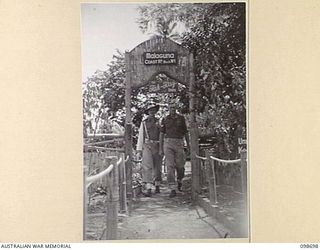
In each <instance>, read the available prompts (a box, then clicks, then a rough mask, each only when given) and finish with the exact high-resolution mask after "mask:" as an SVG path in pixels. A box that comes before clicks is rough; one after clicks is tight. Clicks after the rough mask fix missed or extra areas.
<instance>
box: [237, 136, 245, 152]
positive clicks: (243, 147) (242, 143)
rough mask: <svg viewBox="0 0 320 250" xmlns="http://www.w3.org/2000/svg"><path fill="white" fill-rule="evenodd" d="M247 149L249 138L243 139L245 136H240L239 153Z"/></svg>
mask: <svg viewBox="0 0 320 250" xmlns="http://www.w3.org/2000/svg"><path fill="white" fill-rule="evenodd" d="M246 150H247V140H246V139H243V138H238V152H239V154H240V153H241V152H242V151H246Z"/></svg>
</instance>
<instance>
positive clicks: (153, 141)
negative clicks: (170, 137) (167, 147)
mask: <svg viewBox="0 0 320 250" xmlns="http://www.w3.org/2000/svg"><path fill="white" fill-rule="evenodd" d="M145 143H159V141H156V140H150V139H146V140H145Z"/></svg>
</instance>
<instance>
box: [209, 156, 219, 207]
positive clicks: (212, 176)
mask: <svg viewBox="0 0 320 250" xmlns="http://www.w3.org/2000/svg"><path fill="white" fill-rule="evenodd" d="M209 164H210V168H209V169H210V172H209V183H210V204H217V203H218V195H217V184H216V173H215V161H214V160H212V159H210V157H209Z"/></svg>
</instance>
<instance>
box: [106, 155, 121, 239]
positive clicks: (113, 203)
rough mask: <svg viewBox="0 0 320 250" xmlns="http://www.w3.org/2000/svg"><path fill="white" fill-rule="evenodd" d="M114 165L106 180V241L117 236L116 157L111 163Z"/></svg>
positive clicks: (117, 183) (117, 184) (117, 194)
mask: <svg viewBox="0 0 320 250" xmlns="http://www.w3.org/2000/svg"><path fill="white" fill-rule="evenodd" d="M111 164H113V165H114V167H113V169H112V171H111V173H110V174H109V176H107V178H108V183H109V185H108V187H109V189H108V192H107V231H106V240H116V239H117V234H118V211H119V208H118V207H119V205H118V204H119V182H118V180H119V173H118V166H116V164H117V157H114V158H113V159H112V161H111Z"/></svg>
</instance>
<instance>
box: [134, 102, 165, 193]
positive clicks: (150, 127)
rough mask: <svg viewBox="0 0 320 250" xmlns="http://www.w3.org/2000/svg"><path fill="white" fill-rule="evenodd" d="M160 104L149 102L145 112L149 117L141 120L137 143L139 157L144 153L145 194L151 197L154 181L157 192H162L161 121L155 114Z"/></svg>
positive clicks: (143, 178)
mask: <svg viewBox="0 0 320 250" xmlns="http://www.w3.org/2000/svg"><path fill="white" fill-rule="evenodd" d="M158 110H159V105H155V104H149V105H148V108H147V109H146V110H145V112H146V113H147V114H148V117H147V118H146V119H144V120H143V121H142V122H141V125H140V129H139V136H138V143H137V151H138V157H139V158H141V153H142V182H144V183H145V189H146V192H144V195H145V196H147V197H151V194H152V191H151V190H152V187H153V183H154V185H155V193H160V181H161V163H162V156H160V154H159V138H160V123H159V119H157V118H156V117H155V114H156V113H157V112H158Z"/></svg>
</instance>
